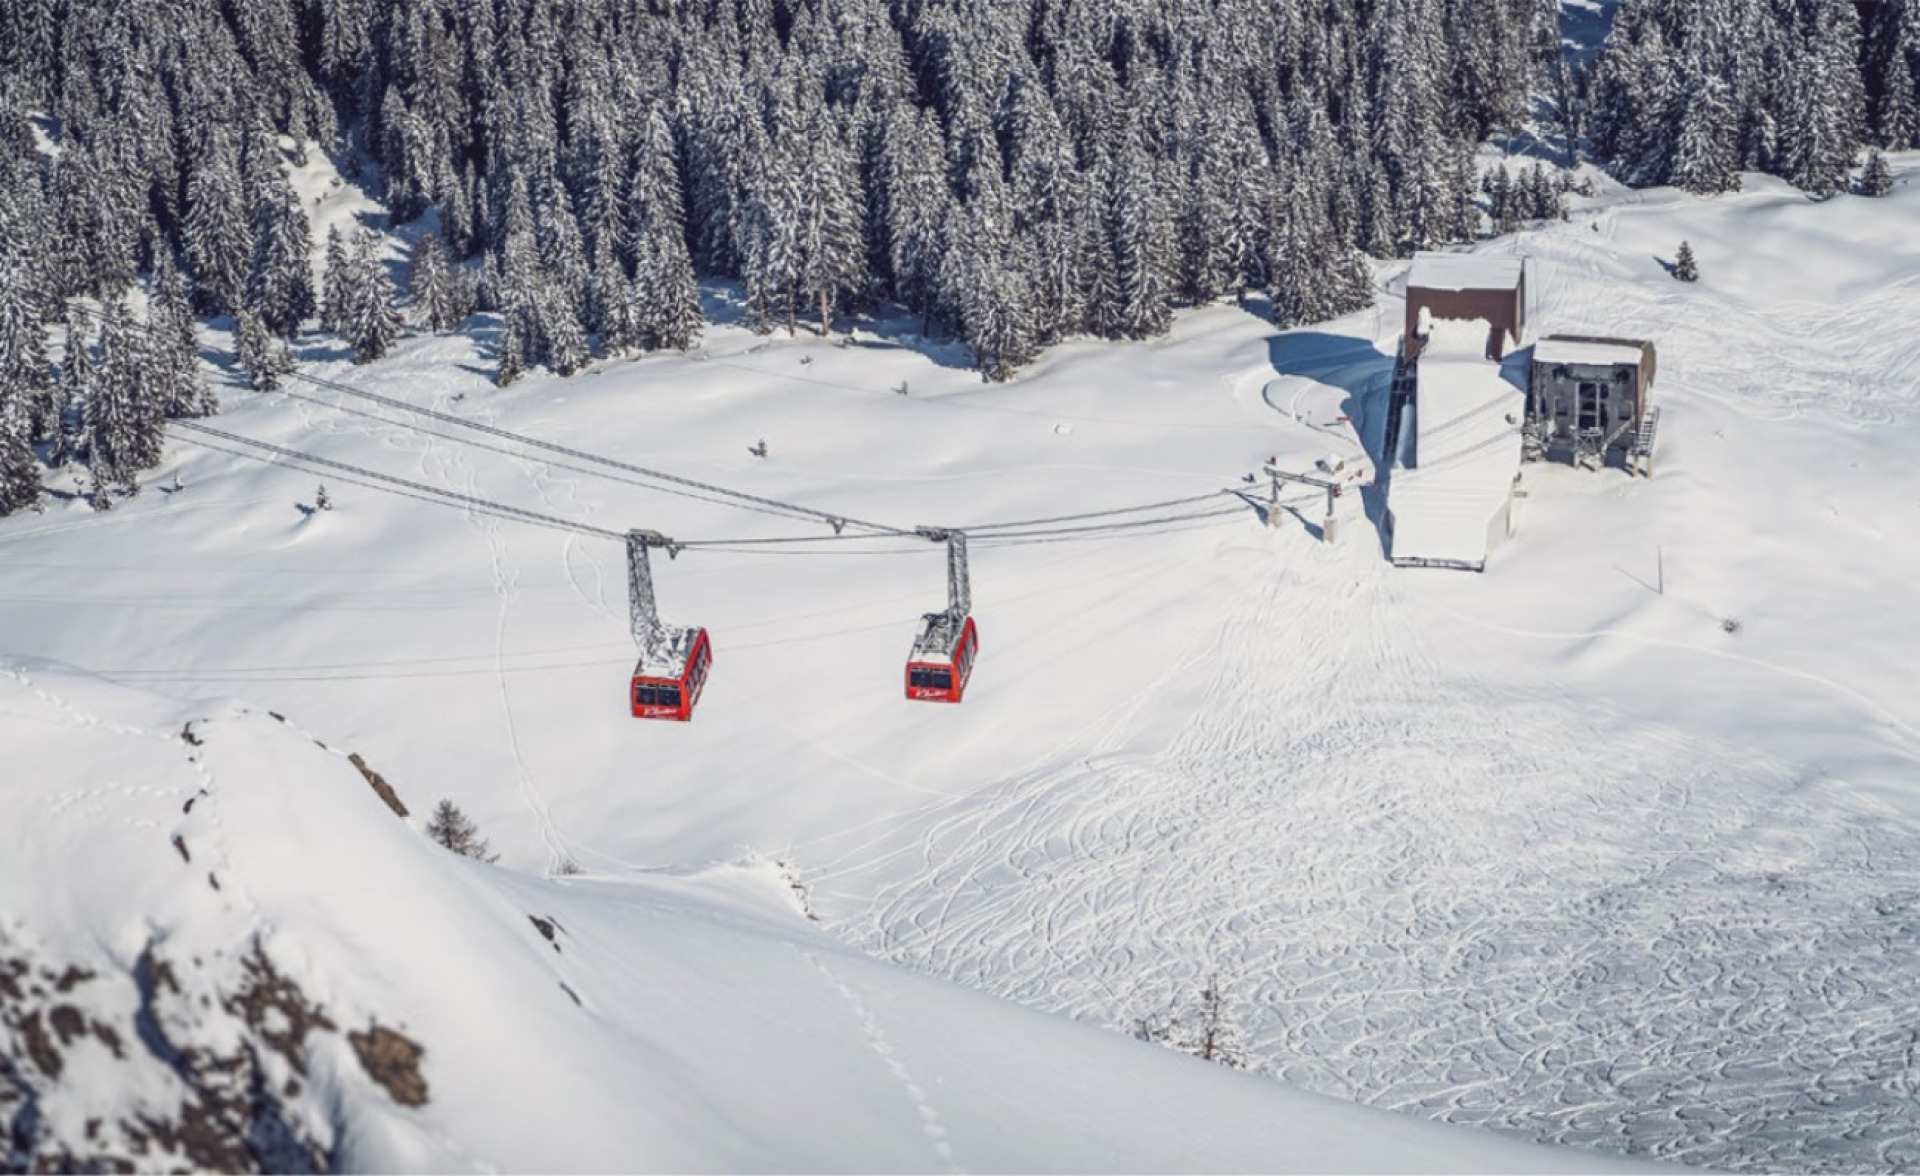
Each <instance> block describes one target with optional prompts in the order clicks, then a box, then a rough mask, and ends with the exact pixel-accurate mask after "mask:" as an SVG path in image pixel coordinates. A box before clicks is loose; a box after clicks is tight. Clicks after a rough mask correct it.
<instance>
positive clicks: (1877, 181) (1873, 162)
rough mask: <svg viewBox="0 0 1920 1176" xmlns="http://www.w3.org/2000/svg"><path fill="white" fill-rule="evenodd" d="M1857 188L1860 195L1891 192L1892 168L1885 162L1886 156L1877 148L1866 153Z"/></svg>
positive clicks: (1888, 193) (1883, 194) (1875, 195)
mask: <svg viewBox="0 0 1920 1176" xmlns="http://www.w3.org/2000/svg"><path fill="white" fill-rule="evenodd" d="M1858 190H1859V192H1860V195H1862V196H1873V197H1880V196H1890V195H1892V194H1893V168H1892V166H1891V165H1889V164H1888V163H1887V157H1886V156H1885V155H1883V154H1881V153H1880V152H1879V151H1878V150H1875V151H1872V152H1869V153H1868V155H1867V163H1866V166H1865V167H1863V168H1861V169H1860V185H1859V189H1858Z"/></svg>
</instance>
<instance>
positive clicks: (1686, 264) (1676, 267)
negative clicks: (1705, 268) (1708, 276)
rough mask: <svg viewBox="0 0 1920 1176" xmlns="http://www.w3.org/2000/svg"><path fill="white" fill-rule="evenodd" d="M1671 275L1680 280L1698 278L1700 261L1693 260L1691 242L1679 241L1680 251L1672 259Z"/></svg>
mask: <svg viewBox="0 0 1920 1176" xmlns="http://www.w3.org/2000/svg"><path fill="white" fill-rule="evenodd" d="M1673 276H1674V277H1675V278H1678V279H1679V280H1680V281H1682V282H1697V281H1699V280H1700V263H1699V262H1697V261H1695V260H1694V257H1693V245H1692V244H1691V243H1689V242H1686V241H1682V242H1680V252H1679V253H1678V254H1676V255H1675V256H1674V259H1673Z"/></svg>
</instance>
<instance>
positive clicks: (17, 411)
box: [0, 226, 53, 515]
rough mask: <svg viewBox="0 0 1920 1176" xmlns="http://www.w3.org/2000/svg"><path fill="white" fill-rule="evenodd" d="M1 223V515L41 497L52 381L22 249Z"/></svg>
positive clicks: (50, 409) (50, 410)
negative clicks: (40, 442) (41, 443)
mask: <svg viewBox="0 0 1920 1176" xmlns="http://www.w3.org/2000/svg"><path fill="white" fill-rule="evenodd" d="M4 234H5V228H4V227H3V226H0V515H8V514H12V513H13V512H14V511H17V510H24V509H25V508H27V507H29V506H32V505H34V504H35V503H37V502H39V501H40V490H41V486H40V463H39V462H38V461H37V460H36V459H35V458H34V454H33V441H34V440H35V438H36V437H37V436H38V435H40V434H43V433H45V432H46V431H47V429H48V424H47V418H48V417H50V416H51V415H52V412H53V410H52V396H51V392H52V381H51V380H50V379H49V378H48V376H49V369H48V366H47V355H46V337H45V332H44V331H43V330H42V328H41V326H40V316H39V315H38V314H37V313H36V312H35V308H34V306H33V304H32V302H31V300H30V298H29V296H28V289H27V286H28V284H27V281H26V279H25V276H24V274H22V272H21V266H22V264H23V262H24V258H23V256H22V253H21V250H20V249H19V248H18V247H17V246H16V245H14V243H12V242H9V241H6V240H4Z"/></svg>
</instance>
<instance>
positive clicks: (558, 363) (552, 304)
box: [534, 279, 593, 376]
mask: <svg viewBox="0 0 1920 1176" xmlns="http://www.w3.org/2000/svg"><path fill="white" fill-rule="evenodd" d="M534 318H535V321H537V322H538V323H539V334H540V354H541V358H542V360H543V361H544V362H545V363H546V365H547V368H548V369H549V370H550V371H552V372H553V373H554V374H555V375H560V376H570V375H572V374H573V373H575V372H577V371H579V370H580V369H581V368H583V367H585V366H587V363H588V362H589V361H590V360H592V359H593V353H592V352H591V351H590V350H588V348H587V332H586V328H584V327H582V326H581V325H580V312H579V309H578V303H577V302H575V301H574V299H573V297H572V296H571V292H570V290H569V288H568V287H567V286H565V285H563V284H562V283H560V282H557V281H554V280H552V279H549V280H548V281H547V283H546V285H545V287H544V288H543V290H542V293H541V294H540V296H539V297H538V298H537V299H536V300H535V302H534Z"/></svg>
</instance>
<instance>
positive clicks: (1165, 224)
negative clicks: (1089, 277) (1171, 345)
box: [1107, 155, 1174, 339]
mask: <svg viewBox="0 0 1920 1176" xmlns="http://www.w3.org/2000/svg"><path fill="white" fill-rule="evenodd" d="M1156 179H1157V176H1156V174H1155V172H1154V169H1152V168H1151V167H1149V166H1147V164H1146V162H1145V160H1144V159H1142V158H1140V157H1139V156H1137V155H1135V156H1133V157H1132V158H1130V159H1129V160H1128V161H1127V162H1126V163H1124V164H1121V165H1119V166H1116V167H1115V168H1114V169H1113V170H1112V171H1111V172H1110V173H1109V176H1108V181H1107V182H1108V197H1107V199H1108V206H1107V217H1108V226H1107V232H1108V236H1109V238H1110V240H1111V242H1112V245H1111V248H1112V250H1113V273H1114V279H1115V282H1116V287H1117V288H1116V290H1115V294H1116V295H1117V303H1116V306H1115V312H1116V313H1115V317H1114V325H1115V333H1116V334H1118V335H1120V336H1121V337H1123V338H1128V339H1144V338H1148V337H1150V336H1153V335H1158V334H1162V333H1164V332H1165V331H1166V329H1167V327H1168V326H1169V325H1170V324H1171V322H1172V318H1173V316H1172V313H1171V308H1170V306H1169V303H1168V300H1169V298H1170V297H1171V295H1172V292H1173V290H1172V287H1173V280H1172V278H1173V244H1174V243H1173V225H1172V223H1171V219H1170V218H1169V216H1168V215H1167V209H1166V204H1165V203H1164V201H1163V200H1162V197H1161V194H1160V191H1159V189H1158V186H1157V184H1156V183H1155V181H1156Z"/></svg>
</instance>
